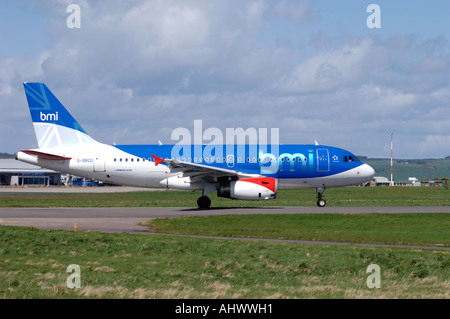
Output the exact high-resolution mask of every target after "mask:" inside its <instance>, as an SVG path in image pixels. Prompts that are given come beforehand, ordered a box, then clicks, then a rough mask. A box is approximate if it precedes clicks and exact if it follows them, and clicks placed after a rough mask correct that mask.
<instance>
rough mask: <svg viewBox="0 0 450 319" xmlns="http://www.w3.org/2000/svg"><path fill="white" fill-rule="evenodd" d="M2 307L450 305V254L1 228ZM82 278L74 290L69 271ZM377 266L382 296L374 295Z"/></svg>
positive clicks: (0, 270) (445, 252) (0, 296)
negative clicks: (43, 302) (158, 301)
mask: <svg viewBox="0 0 450 319" xmlns="http://www.w3.org/2000/svg"><path fill="white" fill-rule="evenodd" d="M0 238H1V240H2V245H1V247H0V298H257V299H259V298H449V291H450V289H449V288H450V279H449V278H450V263H449V260H450V259H449V254H450V252H448V251H432V250H422V249H404V248H375V247H374V248H368V247H357V246H344V247H342V246H321V245H298V244H280V243H266V242H264V243H263V242H243V241H235V240H213V239H202V238H181V237H171V236H158V235H151V236H150V235H131V234H102V233H84V232H77V233H74V232H67V231H46V230H37V229H32V228H23V227H11V226H0ZM71 264H77V265H79V266H80V269H81V288H76V289H69V288H67V286H66V280H67V278H68V276H69V275H70V274H69V273H67V272H66V270H67V267H68V266H69V265H71ZM369 264H378V265H379V266H380V269H381V273H380V274H381V288H380V289H369V288H368V287H367V285H366V280H367V277H368V276H369V274H367V273H366V270H367V267H368V266H369Z"/></svg>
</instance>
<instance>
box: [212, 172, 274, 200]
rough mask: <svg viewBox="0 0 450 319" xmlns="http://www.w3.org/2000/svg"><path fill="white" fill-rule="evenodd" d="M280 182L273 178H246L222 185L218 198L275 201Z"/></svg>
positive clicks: (218, 191)
mask: <svg viewBox="0 0 450 319" xmlns="http://www.w3.org/2000/svg"><path fill="white" fill-rule="evenodd" d="M277 191H278V180H277V179H276V178H272V177H257V178H244V179H239V180H236V181H225V182H222V183H220V186H219V188H218V190H217V196H219V197H226V198H232V199H244V200H267V199H275V198H276V197H277Z"/></svg>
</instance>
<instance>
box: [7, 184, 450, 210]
mask: <svg viewBox="0 0 450 319" xmlns="http://www.w3.org/2000/svg"><path fill="white" fill-rule="evenodd" d="M324 194H325V199H326V200H327V206H450V190H448V189H445V188H443V187H431V188H430V187H343V188H330V189H327V190H326V191H325V193H324ZM199 196H201V193H200V192H189V191H155V192H146V191H144V192H130V193H92V194H90V193H62V194H61V193H60V194H20V193H19V194H1V193H0V207H155V206H163V207H196V206H197V198H198V197H199ZM209 197H210V198H211V200H212V205H211V206H212V207H262V206H314V205H315V203H316V200H317V199H316V193H315V190H314V189H282V190H279V191H278V196H277V198H276V199H275V200H269V201H241V200H230V199H227V198H220V197H217V196H216V194H215V193H211V194H210V195H209Z"/></svg>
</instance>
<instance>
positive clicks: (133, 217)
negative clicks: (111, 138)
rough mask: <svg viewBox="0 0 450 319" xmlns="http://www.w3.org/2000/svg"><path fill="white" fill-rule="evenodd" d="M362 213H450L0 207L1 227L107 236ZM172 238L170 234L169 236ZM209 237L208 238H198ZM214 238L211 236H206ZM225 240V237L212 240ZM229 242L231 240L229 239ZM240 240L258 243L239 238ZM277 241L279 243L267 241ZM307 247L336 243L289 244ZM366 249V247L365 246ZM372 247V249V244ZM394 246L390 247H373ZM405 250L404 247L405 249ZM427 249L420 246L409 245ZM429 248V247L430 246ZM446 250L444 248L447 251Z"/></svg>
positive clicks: (417, 209) (445, 209) (418, 209)
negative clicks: (195, 223)
mask: <svg viewBox="0 0 450 319" xmlns="http://www.w3.org/2000/svg"><path fill="white" fill-rule="evenodd" d="M308 213H314V214H321V213H329V214H359V213H390V214H395V213H450V207H449V206H425V207H424V206H408V207H262V208H261V207H255V208H211V209H207V210H200V209H198V208H186V207H108V208H91V207H89V208H4V207H3V208H0V225H9V226H31V227H36V228H39V229H61V230H71V231H73V230H74V225H75V224H76V225H77V230H78V231H100V232H107V233H117V232H118V233H120V232H126V233H132V234H147V235H150V234H152V233H149V232H147V231H146V229H147V227H146V226H141V225H139V223H141V222H146V221H148V220H149V219H153V218H176V217H193V216H217V215H242V214H308ZM167 235H169V234H167ZM195 237H207V236H195ZM207 238H211V237H207ZM212 238H223V237H212ZM227 239H228V238H227ZM237 239H239V240H259V239H249V238H237ZM268 241H277V240H268ZM279 242H286V243H288V242H298V243H305V244H311V243H312V244H333V245H345V244H346V243H335V242H308V241H287V240H281V241H279ZM365 246H367V245H365ZM369 246H371V245H370V244H369ZM372 246H391V245H372ZM402 247H404V246H402ZM409 247H417V248H424V247H419V246H409ZM429 248H430V247H429ZM444 249H445V248H444Z"/></svg>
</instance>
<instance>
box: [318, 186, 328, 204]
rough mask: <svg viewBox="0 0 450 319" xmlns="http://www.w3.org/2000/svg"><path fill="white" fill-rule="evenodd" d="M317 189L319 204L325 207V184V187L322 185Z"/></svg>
mask: <svg viewBox="0 0 450 319" xmlns="http://www.w3.org/2000/svg"><path fill="white" fill-rule="evenodd" d="M316 191H317V206H319V207H325V205H326V204H327V202H326V201H325V199H323V192H325V186H324V187H323V188H321V187H318V188H316Z"/></svg>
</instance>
